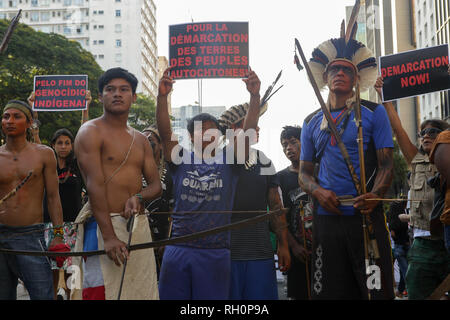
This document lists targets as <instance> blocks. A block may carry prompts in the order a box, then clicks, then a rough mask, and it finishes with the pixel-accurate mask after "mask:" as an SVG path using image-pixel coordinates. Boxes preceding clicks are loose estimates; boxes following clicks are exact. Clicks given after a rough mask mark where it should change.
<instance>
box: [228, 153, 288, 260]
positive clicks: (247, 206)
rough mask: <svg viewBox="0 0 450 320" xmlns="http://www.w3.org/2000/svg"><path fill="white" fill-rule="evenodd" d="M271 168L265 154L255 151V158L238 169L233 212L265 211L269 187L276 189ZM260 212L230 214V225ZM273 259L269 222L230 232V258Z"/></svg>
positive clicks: (274, 177)
mask: <svg viewBox="0 0 450 320" xmlns="http://www.w3.org/2000/svg"><path fill="white" fill-rule="evenodd" d="M278 186H279V183H278V179H277V176H276V171H275V167H274V166H273V164H272V161H270V159H269V158H267V157H266V155H265V154H264V153H263V152H261V151H257V158H255V160H254V161H253V162H252V160H250V163H249V164H248V165H247V166H245V167H244V166H242V167H241V170H240V174H239V180H238V183H237V186H236V193H235V198H234V205H233V211H266V210H268V206H269V203H268V193H269V189H270V188H278ZM260 214H261V213H254V214H252V213H250V214H249V213H240V214H239V213H233V214H232V215H231V222H238V221H241V220H245V219H249V218H252V217H254V216H257V215H260ZM271 258H273V249H272V243H271V241H270V227H269V221H268V220H266V221H262V222H259V223H256V224H253V225H251V226H248V227H243V228H240V229H236V230H232V231H231V259H232V260H259V259H271Z"/></svg>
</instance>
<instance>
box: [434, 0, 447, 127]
mask: <svg viewBox="0 0 450 320" xmlns="http://www.w3.org/2000/svg"><path fill="white" fill-rule="evenodd" d="M430 1H431V0H430ZM432 2H433V3H434V6H435V17H436V18H435V19H436V41H437V44H448V43H449V41H450V1H449V0H433V1H432ZM440 103H441V117H442V119H444V120H447V122H449V123H450V95H449V92H448V91H443V92H441V93H440Z"/></svg>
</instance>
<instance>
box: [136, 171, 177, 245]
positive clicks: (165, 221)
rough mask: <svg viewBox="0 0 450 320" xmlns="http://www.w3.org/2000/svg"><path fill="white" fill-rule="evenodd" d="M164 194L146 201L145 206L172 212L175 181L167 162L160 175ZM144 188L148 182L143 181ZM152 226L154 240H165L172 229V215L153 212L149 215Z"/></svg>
mask: <svg viewBox="0 0 450 320" xmlns="http://www.w3.org/2000/svg"><path fill="white" fill-rule="evenodd" d="M160 179H161V187H162V195H161V197H159V198H157V199H155V200H153V201H146V202H145V208H146V209H147V210H148V211H149V212H150V213H151V212H170V211H171V210H172V209H173V204H174V199H173V181H172V176H171V174H170V171H169V170H168V165H167V163H165V166H164V170H163V171H162V174H161V176H160ZM143 182H144V183H143V186H144V188H145V187H146V186H147V182H146V181H145V179H144V181H143ZM149 222H150V228H151V229H152V233H153V237H154V239H153V240H154V241H158V240H165V239H167V238H168V237H169V231H170V230H169V229H170V215H167V214H153V215H149Z"/></svg>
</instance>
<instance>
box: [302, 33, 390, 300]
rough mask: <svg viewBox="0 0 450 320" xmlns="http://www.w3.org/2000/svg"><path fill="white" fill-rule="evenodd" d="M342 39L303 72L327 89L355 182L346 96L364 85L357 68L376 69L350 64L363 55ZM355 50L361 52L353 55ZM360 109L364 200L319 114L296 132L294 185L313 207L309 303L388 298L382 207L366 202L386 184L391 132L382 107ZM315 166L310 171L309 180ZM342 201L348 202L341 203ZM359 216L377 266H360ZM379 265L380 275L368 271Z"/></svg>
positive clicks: (350, 103)
mask: <svg viewBox="0 0 450 320" xmlns="http://www.w3.org/2000/svg"><path fill="white" fill-rule="evenodd" d="M344 40H345V39H332V40H330V41H328V42H325V43H324V44H322V45H321V46H319V47H318V48H317V49H316V50H315V51H314V52H313V59H311V62H310V66H313V68H316V71H317V70H321V71H322V75H323V79H322V81H323V82H322V83H323V84H324V85H325V84H326V85H327V86H328V88H329V97H328V108H329V110H330V113H331V117H332V119H333V121H334V122H335V124H336V126H337V128H338V131H339V134H340V136H341V138H342V140H343V143H344V145H345V147H346V149H347V151H348V154H349V156H350V160H351V163H352V164H353V167H354V169H355V171H356V174H357V176H358V179H359V177H360V162H359V156H358V142H357V137H358V132H357V127H356V121H355V111H354V107H355V102H356V99H355V97H356V94H355V92H354V91H353V89H354V87H355V86H356V84H357V83H358V82H359V85H360V84H361V82H360V81H364V80H367V75H362V72H365V71H367V70H364V68H366V67H368V68H370V69H372V71H371V72H372V73H373V72H374V71H375V74H376V63H375V60H372V59H371V58H367V60H365V61H360V60H357V61H355V59H357V58H358V59H360V58H361V56H364V55H367V53H366V52H365V51H364V50H367V48H365V47H364V46H363V45H362V44H360V43H357V42H356V41H354V40H352V41H353V42H352V41H350V44H348V45H347V44H346V43H345V42H344ZM327 46H334V47H335V51H334V53H337V54H336V56H327V55H326V54H325V53H329V52H332V51H329V50H326V47H327ZM360 49H361V50H363V52H362V53H361V52H359V54H358V51H359V50H360ZM352 50H356V52H352ZM324 52H325V53H324ZM356 57H357V58H356ZM318 66H319V67H322V69H320V68H318ZM373 68H375V69H373ZM316 74H317V73H316ZM374 80H375V79H374ZM373 83H374V81H373ZM372 85H373V84H372ZM361 104H362V105H361V114H362V126H363V142H364V154H365V160H366V161H365V162H366V177H367V184H368V188H367V190H370V191H368V193H366V194H363V195H360V196H358V192H357V190H356V188H355V185H354V183H353V180H352V177H351V175H350V173H349V169H348V167H347V164H346V162H345V160H344V158H343V156H342V154H341V152H340V149H339V147H338V145H337V142H336V140H335V138H334V136H332V135H331V134H330V130H329V129H328V122H327V120H326V118H325V117H324V114H323V112H322V111H318V112H315V113H313V114H312V115H311V116H309V117H308V118H307V119H306V121H305V122H304V125H303V130H302V136H301V157H300V160H301V161H300V172H299V183H300V186H301V188H302V189H303V190H305V191H306V192H308V193H309V194H311V195H312V196H313V198H314V200H315V201H316V203H317V204H318V205H317V206H316V207H317V211H316V213H315V216H314V230H313V237H314V241H313V243H314V247H313V274H312V296H313V298H315V299H367V298H368V297H369V294H370V297H371V298H374V299H392V298H393V297H394V295H393V288H392V283H393V281H392V259H391V256H390V244H389V240H388V234H387V230H386V225H385V220H384V215H383V211H382V206H381V203H380V202H379V201H376V200H374V201H370V200H368V199H376V198H382V197H383V196H384V194H385V193H386V191H387V190H388V188H389V186H390V184H391V181H392V172H393V156H392V153H393V141H392V133H391V128H390V124H389V120H388V117H387V114H386V111H385V109H384V108H383V106H380V105H377V104H374V103H370V102H367V101H363V102H362V103H361ZM315 164H318V175H317V178H315V175H314V169H315ZM345 198H347V199H352V200H350V201H344V200H343V199H345ZM362 214H364V215H369V217H370V220H371V221H372V224H373V228H374V233H373V236H374V237H375V239H376V242H377V245H378V249H379V250H378V251H379V255H380V257H379V258H378V259H377V266H366V261H365V254H364V251H365V249H364V234H363V226H362ZM379 266H381V268H380V269H381V270H380V269H376V268H377V267H379ZM368 267H370V268H368ZM372 267H373V270H375V271H377V270H380V271H381V272H375V271H374V276H373V278H370V275H369V277H366V271H367V270H366V268H367V269H368V270H372V269H371V268H372ZM373 279H375V280H374V281H373V283H372V282H371V281H372V280H373Z"/></svg>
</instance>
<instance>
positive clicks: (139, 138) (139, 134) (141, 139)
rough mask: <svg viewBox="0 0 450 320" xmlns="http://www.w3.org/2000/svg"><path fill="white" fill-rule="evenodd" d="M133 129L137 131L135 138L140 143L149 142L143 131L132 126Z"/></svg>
mask: <svg viewBox="0 0 450 320" xmlns="http://www.w3.org/2000/svg"><path fill="white" fill-rule="evenodd" d="M132 130H134V132H135V140H136V141H137V142H139V143H140V144H149V143H148V140H147V137H146V136H145V135H144V134H143V133H142V132H140V131H138V130H136V129H134V128H132ZM149 145H150V144H149Z"/></svg>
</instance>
